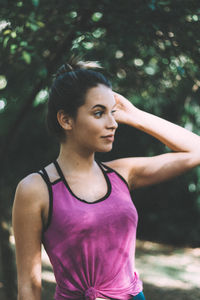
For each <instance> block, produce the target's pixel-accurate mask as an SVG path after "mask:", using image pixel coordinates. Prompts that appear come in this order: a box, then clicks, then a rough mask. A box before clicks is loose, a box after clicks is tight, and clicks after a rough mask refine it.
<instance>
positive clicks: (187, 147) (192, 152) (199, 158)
mask: <svg viewBox="0 0 200 300" xmlns="http://www.w3.org/2000/svg"><path fill="white" fill-rule="evenodd" d="M114 96H115V99H116V102H117V111H116V113H115V118H116V121H117V122H119V123H124V124H127V125H130V126H133V127H135V128H137V129H139V130H142V131H144V132H146V133H147V134H150V135H152V136H154V137H155V138H157V139H158V140H160V141H161V142H162V143H164V144H165V145H166V146H168V147H169V148H170V149H172V150H173V151H175V152H172V153H166V154H162V155H157V156H154V157H140V158H137V157H136V158H124V159H119V160H116V161H113V162H110V163H109V164H108V165H110V166H111V167H113V168H116V169H117V170H118V171H119V172H121V173H122V175H123V176H124V177H125V178H126V179H127V181H128V183H129V185H130V187H131V186H132V185H133V184H134V186H135V187H141V186H145V185H151V184H155V183H158V182H161V181H164V180H167V179H170V178H172V177H174V176H177V175H179V174H181V173H183V172H185V171H187V170H189V169H191V168H193V167H195V166H198V165H199V164H200V137H199V136H198V135H196V134H194V133H192V132H190V131H188V130H186V129H185V128H183V127H181V126H178V125H176V124H173V123H171V122H169V121H166V120H164V119H162V118H159V117H157V116H154V115H152V114H150V113H147V112H144V111H142V110H140V109H138V108H136V107H135V106H134V105H133V104H132V103H131V102H130V101H128V100H127V99H126V98H124V97H123V96H121V95H119V94H117V93H114Z"/></svg>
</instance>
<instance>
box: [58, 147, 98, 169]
mask: <svg viewBox="0 0 200 300" xmlns="http://www.w3.org/2000/svg"><path fill="white" fill-rule="evenodd" d="M57 160H58V163H59V164H60V165H61V166H62V169H63V171H65V172H66V173H68V172H71V171H73V172H76V171H77V172H81V173H88V172H90V171H92V169H93V168H94V166H95V160H94V153H85V152H84V153H83V151H80V150H79V151H77V150H76V149H74V147H71V146H70V145H69V144H67V143H64V144H61V146H60V153H59V155H58V159H57Z"/></svg>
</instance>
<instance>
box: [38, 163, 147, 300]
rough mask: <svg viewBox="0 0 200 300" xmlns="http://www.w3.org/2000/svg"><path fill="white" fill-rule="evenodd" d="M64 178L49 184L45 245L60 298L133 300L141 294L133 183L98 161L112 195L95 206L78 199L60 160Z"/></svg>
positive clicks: (93, 203)
mask: <svg viewBox="0 0 200 300" xmlns="http://www.w3.org/2000/svg"><path fill="white" fill-rule="evenodd" d="M54 164H55V167H56V169H57V172H58V174H59V176H60V178H59V179H57V180H56V181H54V182H50V180H49V177H48V174H47V172H46V170H45V169H42V172H41V171H40V172H39V173H40V174H41V175H42V177H43V179H44V180H45V182H46V183H47V186H48V189H49V196H50V197H49V198H50V203H49V218H48V224H47V228H46V229H45V230H44V232H43V244H44V247H45V249H46V252H47V254H48V256H49V258H50V261H51V263H52V266H53V270H54V274H55V278H56V283H57V285H56V293H55V299H56V300H65V299H68V300H69V299H70V300H81V299H82V300H84V299H87V300H94V299H96V298H98V297H100V298H105V299H123V300H128V299H131V296H135V295H137V294H138V293H140V292H141V291H142V282H141V281H140V280H139V278H138V274H137V272H136V270H135V243H136V229H137V222H138V215H137V211H136V208H135V206H134V204H133V201H132V198H131V196H130V192H129V189H128V185H127V183H126V181H125V180H124V179H123V177H122V176H121V175H120V174H118V173H117V172H116V171H114V170H113V169H111V168H109V167H107V166H105V165H104V164H102V163H98V165H99V167H100V168H101V170H102V172H103V175H104V177H105V180H106V182H107V193H106V195H105V196H104V197H102V198H101V199H98V200H96V201H94V202H87V201H86V200H83V199H80V198H79V197H77V196H76V195H75V194H74V193H73V192H72V190H71V189H70V187H69V185H68V183H67V181H66V179H65V177H64V175H63V173H62V170H61V168H60V166H59V164H58V162H57V161H55V162H54Z"/></svg>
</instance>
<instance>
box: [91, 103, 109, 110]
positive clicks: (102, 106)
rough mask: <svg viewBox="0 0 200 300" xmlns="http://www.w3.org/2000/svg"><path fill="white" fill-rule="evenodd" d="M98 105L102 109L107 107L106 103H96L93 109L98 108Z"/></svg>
mask: <svg viewBox="0 0 200 300" xmlns="http://www.w3.org/2000/svg"><path fill="white" fill-rule="evenodd" d="M96 107H100V108H102V109H106V107H105V106H104V105H102V104H96V105H94V106H93V107H92V109H93V108H96Z"/></svg>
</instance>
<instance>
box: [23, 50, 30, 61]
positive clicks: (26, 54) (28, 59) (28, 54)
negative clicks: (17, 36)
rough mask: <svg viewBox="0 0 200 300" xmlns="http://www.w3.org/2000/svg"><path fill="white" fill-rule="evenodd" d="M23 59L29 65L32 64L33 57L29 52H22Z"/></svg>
mask: <svg viewBox="0 0 200 300" xmlns="http://www.w3.org/2000/svg"><path fill="white" fill-rule="evenodd" d="M22 58H23V60H24V61H25V62H26V63H27V64H30V63H31V55H30V53H28V52H27V51H23V52H22Z"/></svg>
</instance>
